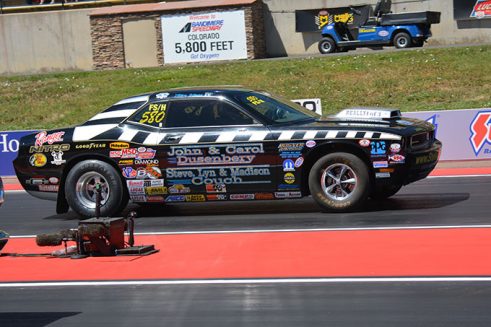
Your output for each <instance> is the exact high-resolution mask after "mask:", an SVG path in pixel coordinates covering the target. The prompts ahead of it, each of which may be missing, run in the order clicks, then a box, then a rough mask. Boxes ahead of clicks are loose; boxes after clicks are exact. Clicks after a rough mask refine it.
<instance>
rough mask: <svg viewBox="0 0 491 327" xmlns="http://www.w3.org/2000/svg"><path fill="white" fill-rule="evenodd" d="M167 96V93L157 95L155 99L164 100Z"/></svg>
mask: <svg viewBox="0 0 491 327" xmlns="http://www.w3.org/2000/svg"><path fill="white" fill-rule="evenodd" d="M168 96H169V93H159V94H157V95H156V96H155V97H156V98H157V99H159V100H162V99H165V98H167V97H168Z"/></svg>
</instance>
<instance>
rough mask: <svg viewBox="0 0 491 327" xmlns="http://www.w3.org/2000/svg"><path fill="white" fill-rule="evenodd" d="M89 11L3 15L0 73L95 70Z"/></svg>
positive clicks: (0, 35)
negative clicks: (93, 67) (93, 66)
mask: <svg viewBox="0 0 491 327" xmlns="http://www.w3.org/2000/svg"><path fill="white" fill-rule="evenodd" d="M89 12H90V10H71V11H52V12H37V13H25V14H9V15H0V58H1V59H0V74H29V73H39V72H49V71H66V70H89V69H92V45H91V38H90V24H89V16H88V13H89Z"/></svg>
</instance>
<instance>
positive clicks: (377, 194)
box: [370, 184, 402, 200]
mask: <svg viewBox="0 0 491 327" xmlns="http://www.w3.org/2000/svg"><path fill="white" fill-rule="evenodd" d="M401 187H402V185H393V184H390V185H384V186H380V187H376V188H375V189H374V190H373V192H372V194H370V197H371V198H372V199H374V200H384V199H387V198H390V197H391V196H393V195H394V194H396V193H397V192H399V190H400V189H401Z"/></svg>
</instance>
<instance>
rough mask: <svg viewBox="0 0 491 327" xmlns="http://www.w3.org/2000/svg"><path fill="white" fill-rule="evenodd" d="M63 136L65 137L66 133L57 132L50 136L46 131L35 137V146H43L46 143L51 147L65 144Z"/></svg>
mask: <svg viewBox="0 0 491 327" xmlns="http://www.w3.org/2000/svg"><path fill="white" fill-rule="evenodd" d="M63 135H65V132H56V133H52V134H48V133H47V132H46V131H43V132H39V133H37V134H36V136H35V138H36V142H35V143H34V145H36V146H41V145H43V144H45V143H48V144H50V145H51V144H53V143H57V142H63Z"/></svg>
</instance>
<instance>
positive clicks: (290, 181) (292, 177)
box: [283, 173, 295, 184]
mask: <svg viewBox="0 0 491 327" xmlns="http://www.w3.org/2000/svg"><path fill="white" fill-rule="evenodd" d="M283 179H284V180H285V182H286V183H287V184H293V183H295V175H293V174H292V173H286V174H285V176H284V177H283Z"/></svg>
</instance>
